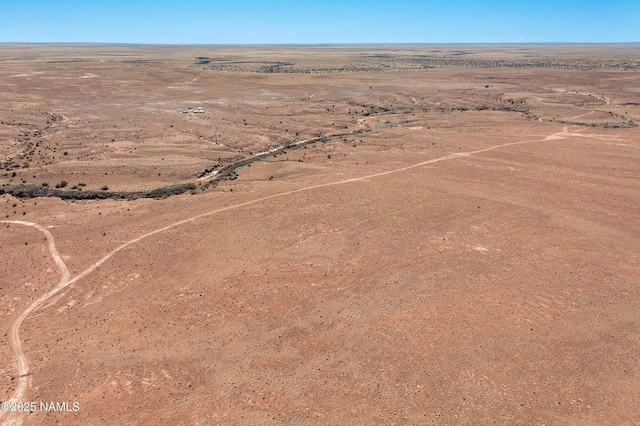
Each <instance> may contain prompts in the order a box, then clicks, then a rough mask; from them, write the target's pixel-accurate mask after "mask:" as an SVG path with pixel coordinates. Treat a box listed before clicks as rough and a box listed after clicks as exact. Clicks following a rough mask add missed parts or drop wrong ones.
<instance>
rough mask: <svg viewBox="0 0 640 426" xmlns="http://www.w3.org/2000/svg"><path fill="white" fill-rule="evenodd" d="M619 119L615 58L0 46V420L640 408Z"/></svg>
mask: <svg viewBox="0 0 640 426" xmlns="http://www.w3.org/2000/svg"><path fill="white" fill-rule="evenodd" d="M639 123H640V46H639V45H637V44H615V45H555V44H551V45H517V44H516V45H340V46H330V45H327V46H323V45H315V46H136V45H22V44H5V45H0V166H2V170H0V194H2V195H0V401H2V402H7V403H9V404H13V407H17V404H18V403H30V402H35V403H37V404H40V403H41V402H45V403H49V402H54V403H59V404H64V403H67V406H66V407H68V408H69V409H68V410H65V409H62V410H49V411H47V410H44V409H41V408H40V406H38V409H35V410H34V409H29V410H26V411H23V412H18V411H15V410H14V411H8V412H3V413H0V422H2V424H24V425H39V424H64V425H75V424H77V425H100V424H119V425H128V424H144V425H168V424H176V425H177V424H185V425H187V424H188V425H217V424H220V425H223V424H266V425H268V424H305V425H337V424H353V425H364V424H406V425H417V424H450V425H466V424H469V425H471V424H509V425H513V424H575V425H586V424H590V425H602V424H638V423H640V263H639V262H640V209H639V207H638V206H640V130H639V128H638V124H639ZM74 403H76V404H77V406H74V405H73V404H74ZM74 407H79V409H78V410H74V409H73V408H74Z"/></svg>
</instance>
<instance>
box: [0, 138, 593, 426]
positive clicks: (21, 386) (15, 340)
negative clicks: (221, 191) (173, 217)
mask: <svg viewBox="0 0 640 426" xmlns="http://www.w3.org/2000/svg"><path fill="white" fill-rule="evenodd" d="M566 136H589V135H584V134H579V133H569V132H568V130H567V128H566V127H565V128H564V130H563V131H561V132H558V133H554V134H551V135H549V136H547V137H545V138H543V139H535V140H529V141H518V142H510V143H505V144H500V145H495V146H492V147H489V148H484V149H479V150H476V151H468V152H462V153H454V154H450V155H446V156H444V157H439V158H434V159H431V160H427V161H422V162H420V163H416V164H412V165H409V166H405V167H401V168H398V169H394V170H388V171H385V172H380V173H375V174H370V175H366V176H361V177H357V178H351V179H344V180H340V181H336V182H329V183H323V184H318V185H312V186H307V187H304V188H298V189H294V190H291V191H285V192H281V193H277V194H273V195H268V196H266V197H261V198H256V199H254V200H250V201H246V202H244V203H240V204H234V205H231V206H227V207H223V208H220V209H216V210H212V211H209V212H205V213H202V214H199V215H196V216H193V217H190V218H187V219H183V220H180V221H178V222H174V223H172V224H169V225H166V226H164V227H162V228H159V229H156V230H154V231H151V232H148V233H146V234H143V235H140V236H138V237H136V238H134V239H132V240H129V241H127V242H125V243H123V244H121V245H119V246H118V247H116V248H115V249H113V250H111V251H110V252H109V253H107V254H106V255H105V256H103V257H102V258H101V259H100V260H98V261H97V262H95V263H93V264H92V265H90V266H89V267H88V268H87V269H85V270H84V271H83V272H81V273H79V274H78V275H76V276H75V277H73V278H71V275H70V273H69V270H68V269H67V266H66V265H65V263H64V261H63V260H62V258H61V257H60V254H59V253H58V250H57V249H56V246H55V242H54V238H53V236H52V235H51V233H50V232H49V231H48V230H47V229H46V228H45V227H43V226H42V225H39V224H37V223H33V222H26V221H8V220H0V223H6V224H15V225H23V226H29V227H32V228H35V229H37V230H38V231H40V232H42V233H43V234H44V235H45V236H46V238H47V242H48V246H49V251H50V252H51V256H52V257H53V260H54V261H55V263H56V265H57V266H58V269H59V270H60V280H59V281H58V284H57V285H56V286H55V287H53V288H52V289H51V290H49V291H48V292H47V293H45V294H43V295H42V296H40V297H39V298H38V299H36V300H35V301H34V302H33V303H31V304H30V305H29V306H28V307H27V308H26V309H25V310H24V311H23V312H22V313H21V314H20V315H19V316H18V317H16V319H15V320H14V321H13V323H12V324H11V328H10V331H9V343H10V345H11V351H12V352H13V355H14V357H15V360H16V363H17V365H18V374H19V377H18V385H17V387H16V390H15V392H14V394H13V396H12V397H11V399H10V400H9V401H15V402H20V401H22V400H23V397H24V395H25V392H26V390H27V388H28V387H29V384H30V383H31V376H30V374H29V373H30V371H29V363H28V360H27V357H26V356H25V354H24V352H23V350H22V343H21V341H20V335H19V331H20V326H21V325H22V323H23V322H24V320H25V319H26V318H27V317H28V316H29V315H30V314H31V313H32V312H33V311H35V310H36V309H38V308H39V307H40V306H41V305H42V304H43V303H44V302H46V301H47V300H48V299H49V298H51V297H52V296H54V295H55V294H56V293H58V292H59V291H60V290H62V289H64V288H65V287H67V286H69V285H71V284H74V283H75V282H77V281H79V280H81V279H82V278H84V277H86V276H87V275H89V274H90V273H92V272H93V271H95V270H96V268H98V267H99V266H100V265H102V264H104V263H105V262H106V261H107V260H109V259H110V258H111V257H112V256H113V255H115V254H116V253H118V252H119V251H120V250H122V249H124V248H126V247H128V246H130V245H133V244H135V243H137V242H139V241H141V240H143V239H145V238H148V237H151V236H153V235H156V234H159V233H162V232H164V231H167V230H169V229H172V228H175V227H178V226H181V225H184V224H186V223H189V222H193V221H196V220H198V219H201V218H203V217H207V216H211V215H213V214H216V213H220V212H223V211H227V210H233V209H237V208H240V207H244V206H248V205H251V204H256V203H260V202H262V201H265V200H269V199H272V198H278V197H283V196H286V195H291V194H296V193H299V192H304V191H310V190H313V189H318V188H326V187H330V186H336V185H342V184H346V183H352V182H359V181H366V180H367V179H371V178H376V177H380V176H386V175H390V174H393V173H399V172H403V171H406V170H410V169H414V168H416V167H421V166H425V165H429V164H433V163H438V162H440V161H445V160H453V159H456V158H461V157H468V156H471V155H475V154H480V153H483V152H488V151H493V150H496V149H499V148H504V147H508V146H513V145H522V144H530V143H535V142H544V141H549V140H557V139H563V138H564V137H566ZM5 414H7V413H3V412H1V411H0V420H2V419H3V416H4V415H5ZM13 414H17V415H19V414H20V413H13ZM21 423H22V421H21V417H17V418H11V413H9V416H8V418H7V419H5V420H4V422H3V424H4V425H9V424H21Z"/></svg>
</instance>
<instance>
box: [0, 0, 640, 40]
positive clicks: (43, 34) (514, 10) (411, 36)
mask: <svg viewBox="0 0 640 426" xmlns="http://www.w3.org/2000/svg"><path fill="white" fill-rule="evenodd" d="M625 41H636V42H637V41H640V0H621V1H590V0H583V1H562V0H559V1H548V0H543V1H517V0H513V1H483V2H479V1H467V0H454V1H446V0H443V1H402V0H397V1H375V0H371V1H359V0H352V1H333V0H326V1H324V2H320V1H306V2H305V1H300V2H295V1H277V0H275V1H242V0H238V1H235V2H219V1H204V0H182V1H167V0H156V1H146V0H145V1H136V0H129V1H121V0H113V1H109V0H103V1H95V2H91V1H69V0H60V1H56V0H48V1H42V0H27V1H25V0H0V42H98V43H213V44H219V43H222V44H227V43H231V44H236V43H251V44H253V43H504V42H507V43H508V42H625Z"/></svg>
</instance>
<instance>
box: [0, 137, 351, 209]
mask: <svg viewBox="0 0 640 426" xmlns="http://www.w3.org/2000/svg"><path fill="white" fill-rule="evenodd" d="M360 133H362V131H360V130H356V131H354V132H351V133H340V134H334V135H331V136H320V137H317V138H313V139H309V140H306V141H304V142H298V143H295V142H293V143H289V144H286V145H284V146H282V147H280V148H278V149H277V150H274V151H273V152H264V153H260V154H257V155H254V156H252V157H249V158H245V159H240V160H238V161H236V162H234V163H231V164H228V165H226V166H223V167H222V168H220V169H219V171H218V173H217V174H216V176H215V177H213V178H212V179H211V180H209V181H207V182H206V183H205V184H204V185H201V186H200V188H198V186H197V185H196V184H195V183H193V182H188V183H179V184H175V185H169V186H162V187H160V188H156V189H152V190H150V191H93V190H91V191H79V190H68V191H67V190H61V189H57V188H49V187H45V186H42V185H35V184H18V185H6V186H2V187H0V195H2V194H9V195H13V196H14V197H17V198H36V197H54V198H60V199H62V200H105V199H108V198H111V199H114V200H135V199H138V198H165V197H169V196H172V195H179V194H183V193H185V192H187V191H192V192H191V193H192V194H197V193H198V192H202V191H204V190H205V189H207V188H209V187H215V186H217V185H218V183H220V182H221V181H224V180H232V179H235V177H236V176H237V172H236V171H237V170H238V169H239V168H240V167H244V166H248V165H250V164H252V163H255V162H258V161H261V160H264V159H265V158H269V157H275V156H277V155H280V154H282V153H284V152H286V150H293V149H299V148H302V147H304V146H307V145H310V144H314V143H326V142H328V141H330V140H331V139H334V138H339V137H344V136H348V135H356V134H360ZM198 189H199V190H198Z"/></svg>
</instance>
